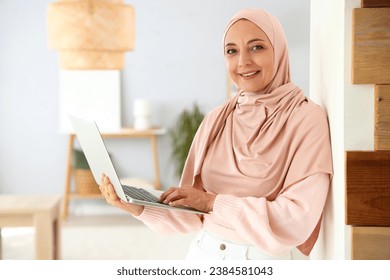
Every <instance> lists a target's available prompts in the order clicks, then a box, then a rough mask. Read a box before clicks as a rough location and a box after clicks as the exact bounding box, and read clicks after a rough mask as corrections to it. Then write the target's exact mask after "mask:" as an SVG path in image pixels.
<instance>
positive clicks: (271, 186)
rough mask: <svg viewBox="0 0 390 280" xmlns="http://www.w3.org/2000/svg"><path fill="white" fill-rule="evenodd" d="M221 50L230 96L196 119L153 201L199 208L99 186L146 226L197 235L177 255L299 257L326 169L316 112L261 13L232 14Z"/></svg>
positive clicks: (325, 136)
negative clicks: (181, 158)
mask: <svg viewBox="0 0 390 280" xmlns="http://www.w3.org/2000/svg"><path fill="white" fill-rule="evenodd" d="M224 52H225V59H226V65H227V68H228V72H229V75H230V77H231V78H232V80H233V81H234V83H235V84H236V85H237V87H238V93H237V94H236V96H235V97H233V98H232V99H230V100H229V101H228V102H227V103H226V104H224V105H223V106H220V107H218V108H216V109H214V110H213V111H211V112H210V113H209V114H207V115H206V117H205V119H204V120H203V122H202V124H201V126H200V127H199V129H198V132H197V134H196V136H195V138H194V140H193V143H192V146H191V149H190V151H189V154H188V158H187V161H186V164H185V167H184V171H183V174H182V178H181V181H180V188H170V189H169V190H168V191H166V192H165V193H163V194H162V196H161V198H160V200H161V201H162V202H164V203H169V204H171V205H173V206H180V205H186V206H190V207H193V208H196V209H198V210H202V211H204V212H207V213H208V214H205V215H197V214H192V213H184V212H180V211H171V210H161V209H156V208H151V207H143V206H139V205H133V204H128V203H125V202H121V201H120V200H119V199H118V197H117V196H116V195H115V192H114V190H113V187H112V186H111V185H110V182H109V179H108V178H107V177H105V176H103V177H102V185H101V187H100V188H101V191H102V193H103V195H104V196H105V198H106V200H107V202H108V203H110V204H112V205H114V206H116V207H119V208H121V209H123V210H125V211H128V212H130V213H131V214H132V215H134V216H135V217H137V218H138V219H140V220H141V221H143V222H144V223H145V224H146V225H148V226H149V227H151V228H152V229H154V230H156V231H159V232H164V233H174V232H193V231H199V233H198V236H197V237H196V239H195V240H194V242H193V243H192V245H191V247H190V251H189V253H188V256H187V259H207V258H209V259H291V250H292V249H293V248H294V247H297V248H298V249H299V250H300V251H301V252H302V253H304V254H305V255H309V253H310V251H311V249H312V248H313V246H314V244H315V242H316V239H317V237H318V233H319V229H320V223H321V217H322V211H323V207H324V204H325V201H326V197H327V193H328V190H329V185H330V179H331V176H332V172H333V171H332V160H331V148H330V139H329V130H328V124H327V118H326V115H325V113H324V112H323V110H322V109H321V108H320V107H319V106H317V105H315V104H314V103H313V102H312V101H310V100H309V99H308V98H306V97H305V96H304V94H303V92H302V90H301V89H299V88H298V87H297V86H295V85H294V84H293V83H292V82H291V81H290V72H289V71H290V70H289V58H288V50H287V43H286V39H285V36H284V32H283V29H282V27H281V25H280V23H279V22H278V20H277V19H276V18H275V17H274V16H272V15H271V14H269V13H268V12H266V11H263V10H242V11H240V12H238V13H237V14H236V15H235V16H234V17H233V19H232V20H231V21H230V23H229V25H228V26H227V28H226V31H225V34H224Z"/></svg>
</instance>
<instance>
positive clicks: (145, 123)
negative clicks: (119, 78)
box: [133, 99, 151, 130]
mask: <svg viewBox="0 0 390 280" xmlns="http://www.w3.org/2000/svg"><path fill="white" fill-rule="evenodd" d="M133 116H134V129H139V130H144V129H149V128H151V124H150V103H149V101H148V100H145V99H136V100H135V101H134V108H133Z"/></svg>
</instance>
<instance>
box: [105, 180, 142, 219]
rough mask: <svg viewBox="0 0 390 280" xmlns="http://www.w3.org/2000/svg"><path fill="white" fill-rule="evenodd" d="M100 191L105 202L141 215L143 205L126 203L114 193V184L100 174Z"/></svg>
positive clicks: (135, 214)
mask: <svg viewBox="0 0 390 280" xmlns="http://www.w3.org/2000/svg"><path fill="white" fill-rule="evenodd" d="M99 189H100V192H101V193H102V195H103V196H104V198H105V199H106V201H107V203H108V204H110V205H112V206H115V207H117V208H120V209H122V210H124V211H127V212H129V213H131V214H132V215H134V216H139V215H141V213H142V211H143V210H144V206H142V205H137V204H133V203H127V202H125V201H123V200H121V199H120V198H119V197H118V196H117V195H116V193H115V189H114V186H113V185H112V184H111V182H110V179H109V178H108V177H107V176H106V175H104V174H103V175H102V179H101V181H100V186H99Z"/></svg>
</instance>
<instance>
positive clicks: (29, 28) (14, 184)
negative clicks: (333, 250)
mask: <svg viewBox="0 0 390 280" xmlns="http://www.w3.org/2000/svg"><path fill="white" fill-rule="evenodd" d="M50 2H53V1H47V0H36V1H23V0H1V1H0V193H15V194H24V193H26V194H27V193H39V194H42V193H43V194H45V193H48V194H54V193H58V194H62V193H63V190H64V179H65V161H66V148H67V137H66V136H65V135H61V134H58V133H57V129H58V79H59V73H58V72H59V71H58V54H57V52H55V51H53V50H49V49H48V48H47V41H46V6H47V4H48V3H50ZM125 2H126V3H128V4H131V5H133V6H134V7H135V8H136V48H135V50H134V51H133V52H131V53H127V54H126V67H125V69H124V70H123V71H122V90H123V91H122V123H123V124H124V125H131V124H132V121H133V119H132V111H131V108H132V104H133V100H134V99H135V98H147V99H149V100H150V102H151V104H152V110H153V116H152V121H153V124H154V125H160V126H164V127H166V128H169V127H171V126H172V125H173V122H174V120H175V118H176V117H177V116H178V114H179V113H180V112H181V111H182V110H183V109H184V108H186V107H189V106H191V104H192V103H193V102H195V101H196V102H198V103H199V104H200V106H201V107H202V109H203V110H204V111H208V110H210V109H211V108H213V107H215V106H217V105H219V104H221V103H222V102H224V100H225V99H226V79H227V78H226V73H225V66H224V60H223V53H222V42H221V39H222V33H223V30H224V28H225V25H226V24H227V22H228V20H229V18H230V17H231V16H232V15H233V14H234V13H235V12H236V11H238V10H239V9H241V8H245V7H259V8H265V9H267V10H269V11H270V12H272V13H273V14H275V15H276V16H277V17H278V18H279V19H280V21H281V22H282V25H283V26H284V27H285V32H286V35H287V39H288V42H289V47H290V57H291V72H292V79H293V81H294V82H295V83H296V84H297V85H299V86H301V87H302V88H303V89H304V90H305V91H306V94H308V89H309V43H310V42H309V41H310V40H309V31H310V28H309V22H310V19H309V12H310V7H309V5H310V1H309V0H294V1H285V0H273V1H258V0H245V1H243V0H234V1H233V0H230V1H225V0H212V1H209V0H191V1H190V0H187V1H181V0H153V1H152V0H149V1H145V0H134V1H130V0H126V1H125ZM148 144H149V143H148V142H147V141H142V140H135V141H132V142H127V141H125V140H112V141H108V142H107V145H108V147H109V149H110V151H111V153H112V154H113V158H114V161H115V163H116V165H117V166H118V172H119V174H120V176H124V177H127V176H140V177H146V178H147V179H152V178H153V170H152V168H151V167H152V166H151V152H150V149H149V145H148ZM159 148H160V154H159V156H160V168H161V177H162V182H163V185H164V187H167V186H169V185H171V184H175V183H176V182H177V178H175V177H174V176H173V165H172V163H171V159H170V151H171V149H170V139H169V137H168V135H165V136H163V137H161V138H160V140H159Z"/></svg>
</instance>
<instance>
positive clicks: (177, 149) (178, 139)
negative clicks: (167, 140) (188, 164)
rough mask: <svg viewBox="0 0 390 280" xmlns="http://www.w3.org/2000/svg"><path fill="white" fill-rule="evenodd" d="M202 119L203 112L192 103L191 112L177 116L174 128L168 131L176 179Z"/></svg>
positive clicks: (181, 170) (185, 111) (187, 111)
mask: <svg viewBox="0 0 390 280" xmlns="http://www.w3.org/2000/svg"><path fill="white" fill-rule="evenodd" d="M203 118H204V114H203V112H202V111H201V110H200V109H199V106H198V105H197V104H196V103H194V105H193V107H192V109H191V110H184V111H183V112H182V113H181V114H180V115H179V117H178V119H177V121H176V124H175V126H174V127H173V128H171V129H170V130H169V135H170V136H171V138H172V157H173V159H174V160H175V163H176V172H175V173H176V175H177V176H178V177H180V176H181V173H182V172H183V168H184V164H185V161H186V159H187V155H188V151H189V150H190V147H191V143H192V140H193V138H194V136H195V133H196V131H197V130H198V128H199V125H200V124H201V122H202V120H203Z"/></svg>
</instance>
